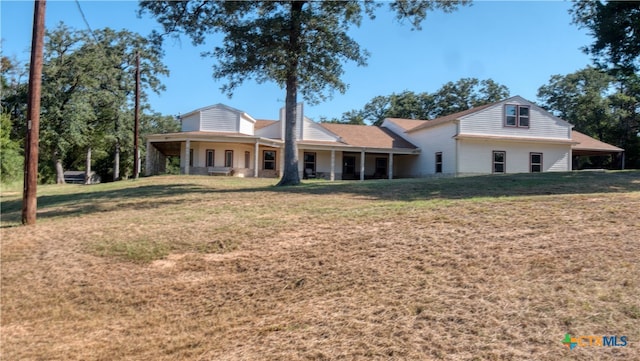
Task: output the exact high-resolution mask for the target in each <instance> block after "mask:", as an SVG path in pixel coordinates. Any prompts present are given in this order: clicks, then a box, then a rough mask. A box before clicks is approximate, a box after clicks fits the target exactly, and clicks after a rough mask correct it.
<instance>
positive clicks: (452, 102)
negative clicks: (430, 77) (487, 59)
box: [431, 78, 509, 118]
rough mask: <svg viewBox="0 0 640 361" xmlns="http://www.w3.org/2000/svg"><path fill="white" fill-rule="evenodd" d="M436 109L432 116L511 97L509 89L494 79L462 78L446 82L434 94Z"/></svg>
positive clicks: (439, 115)
mask: <svg viewBox="0 0 640 361" xmlns="http://www.w3.org/2000/svg"><path fill="white" fill-rule="evenodd" d="M433 97H434V99H435V100H434V103H435V106H434V108H435V110H434V112H433V113H432V114H431V115H432V117H434V118H437V117H442V116H445V115H448V114H453V113H457V112H460V111H464V110H467V109H471V108H473V107H477V106H480V105H484V104H489V103H494V102H497V101H500V100H503V99H505V98H507V97H509V89H508V88H507V87H506V86H504V85H500V84H498V83H496V82H495V81H493V80H492V79H486V80H482V81H480V80H478V79H476V78H462V79H460V80H458V81H457V82H455V83H454V82H448V83H446V84H444V85H443V86H442V87H441V88H440V89H439V90H438V91H436V92H435V94H434V95H433Z"/></svg>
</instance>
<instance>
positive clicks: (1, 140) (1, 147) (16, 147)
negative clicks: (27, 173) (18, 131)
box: [0, 113, 24, 182]
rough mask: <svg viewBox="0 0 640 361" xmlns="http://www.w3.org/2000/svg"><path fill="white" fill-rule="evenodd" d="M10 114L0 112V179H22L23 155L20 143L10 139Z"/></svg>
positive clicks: (6, 180) (8, 180) (9, 180)
mask: <svg viewBox="0 0 640 361" xmlns="http://www.w3.org/2000/svg"><path fill="white" fill-rule="evenodd" d="M11 129H12V126H11V116H9V114H7V113H1V114H0V181H2V182H13V181H17V180H19V179H22V170H23V162H24V156H23V154H22V149H21V147H20V143H19V142H18V141H16V140H13V139H11Z"/></svg>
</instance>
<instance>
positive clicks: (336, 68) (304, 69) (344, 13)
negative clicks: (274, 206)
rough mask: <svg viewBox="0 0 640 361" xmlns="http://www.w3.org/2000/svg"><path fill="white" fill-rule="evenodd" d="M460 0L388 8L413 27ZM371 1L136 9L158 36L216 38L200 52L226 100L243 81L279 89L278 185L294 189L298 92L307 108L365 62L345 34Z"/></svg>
mask: <svg viewBox="0 0 640 361" xmlns="http://www.w3.org/2000/svg"><path fill="white" fill-rule="evenodd" d="M467 3H468V1H467V0H450V1H446V2H443V1H435V0H417V1H408V0H399V1H395V2H392V3H390V8H391V9H392V11H394V12H395V13H396V16H397V18H398V19H400V20H405V19H407V20H409V21H410V22H411V24H412V26H413V27H414V28H416V29H419V27H420V24H421V22H422V21H423V20H424V19H425V18H426V16H427V12H428V11H431V10H435V9H442V10H444V11H446V12H450V11H453V10H455V9H457V7H458V6H459V5H464V4H467ZM381 5H382V4H380V3H375V2H373V1H364V2H362V1H204V0H191V1H141V2H140V8H141V10H140V12H141V13H143V12H145V11H148V12H150V13H151V14H152V15H153V16H155V17H156V19H157V20H158V21H159V22H160V23H161V24H162V25H163V26H164V28H165V31H166V32H176V31H181V32H184V33H185V34H187V35H189V36H190V37H191V39H192V40H193V42H194V43H195V44H202V43H204V41H205V35H208V34H210V33H214V32H220V33H222V34H224V40H223V41H222V44H221V45H220V46H217V47H215V48H214V49H213V50H212V51H211V52H209V53H208V55H210V56H213V57H215V58H217V59H218V63H217V64H215V65H214V72H213V75H214V77H215V78H217V79H222V78H226V79H227V80H228V83H227V84H226V85H225V86H224V87H223V89H222V90H223V91H225V92H226V93H227V94H229V95H231V94H232V93H233V91H234V89H236V88H237V87H238V86H240V85H241V84H242V83H243V82H244V81H245V80H247V79H256V80H257V81H258V82H266V81H273V82H275V83H276V84H278V85H279V86H280V87H281V88H285V89H286V97H285V134H284V135H285V150H284V153H285V164H284V170H283V177H282V179H281V180H280V182H279V183H278V184H279V185H295V184H298V183H299V182H300V178H299V175H298V156H297V154H298V151H297V145H296V142H295V137H294V135H295V129H296V126H297V125H296V118H297V114H296V103H297V102H298V91H299V92H300V93H301V94H302V96H303V98H304V99H305V100H306V101H307V102H310V103H313V102H319V101H322V100H324V99H326V98H327V97H328V96H329V95H330V94H331V93H332V92H333V91H335V90H337V91H339V92H341V93H344V92H345V91H346V88H347V84H345V83H344V82H343V81H342V80H341V79H340V78H341V76H342V75H343V73H344V69H343V67H342V64H343V62H345V61H353V62H355V63H356V64H358V65H365V64H366V59H367V56H368V54H367V52H366V51H365V50H363V49H361V48H360V46H359V45H358V43H357V42H356V41H355V40H354V39H352V38H351V37H350V36H349V35H348V34H347V32H348V30H349V28H350V27H351V26H359V25H360V22H361V21H362V17H363V15H365V14H366V15H368V16H369V17H371V18H373V17H374V11H375V9H376V8H377V7H379V6H381Z"/></svg>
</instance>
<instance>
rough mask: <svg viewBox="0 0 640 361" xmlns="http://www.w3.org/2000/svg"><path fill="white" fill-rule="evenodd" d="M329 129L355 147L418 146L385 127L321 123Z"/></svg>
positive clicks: (389, 147) (405, 147)
mask: <svg viewBox="0 0 640 361" xmlns="http://www.w3.org/2000/svg"><path fill="white" fill-rule="evenodd" d="M320 125H321V126H323V127H324V128H325V129H327V130H328V131H330V132H332V133H334V134H335V135H337V136H339V137H340V138H341V139H342V141H343V142H345V143H346V144H348V145H351V146H355V147H367V148H384V149H392V148H404V149H416V148H417V147H416V146H415V145H413V144H411V143H409V142H408V141H406V140H404V139H403V138H401V137H400V136H398V135H396V134H395V133H393V132H391V131H390V130H387V129H385V128H380V127H374V126H371V125H353V124H336V123H320Z"/></svg>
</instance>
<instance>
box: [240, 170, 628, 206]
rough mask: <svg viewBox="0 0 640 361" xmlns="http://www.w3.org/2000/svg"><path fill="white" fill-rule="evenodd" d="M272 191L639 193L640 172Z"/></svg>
mask: <svg viewBox="0 0 640 361" xmlns="http://www.w3.org/2000/svg"><path fill="white" fill-rule="evenodd" d="M272 190H273V191H277V192H283V193H304V194H318V195H321V194H328V193H331V194H336V193H345V194H351V195H358V196H362V197H368V198H373V199H382V200H397V201H416V200H432V199H467V198H493V197H515V196H543V195H561V194H591V193H624V192H637V191H640V171H621V172H570V173H524V174H513V175H487V176H475V177H463V178H421V179H397V180H393V181H389V180H371V181H364V182H358V181H346V182H339V183H331V182H309V183H303V184H302V185H299V186H292V187H283V188H279V187H273V189H272ZM245 191H246V189H245Z"/></svg>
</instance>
